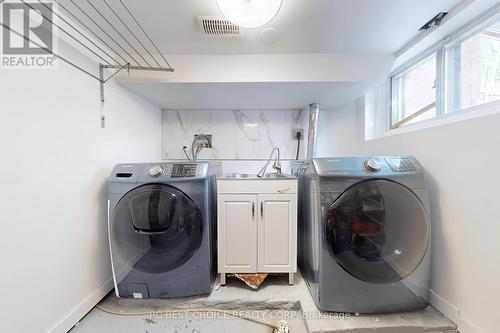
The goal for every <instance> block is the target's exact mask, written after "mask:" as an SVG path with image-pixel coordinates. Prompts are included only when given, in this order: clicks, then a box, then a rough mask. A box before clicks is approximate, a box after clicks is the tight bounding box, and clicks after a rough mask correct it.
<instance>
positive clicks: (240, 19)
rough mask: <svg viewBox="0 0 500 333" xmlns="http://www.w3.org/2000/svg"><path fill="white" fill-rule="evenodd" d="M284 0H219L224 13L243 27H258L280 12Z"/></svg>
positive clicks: (220, 8)
mask: <svg viewBox="0 0 500 333" xmlns="http://www.w3.org/2000/svg"><path fill="white" fill-rule="evenodd" d="M282 2H283V0H217V6H218V7H219V10H220V11H221V13H222V15H224V17H225V18H226V19H228V20H229V21H231V22H232V23H234V24H236V25H237V26H239V27H242V28H257V27H260V26H262V25H264V24H266V23H268V22H269V21H271V20H272V19H273V18H274V17H275V16H276V14H278V12H279V10H280V8H281V4H282Z"/></svg>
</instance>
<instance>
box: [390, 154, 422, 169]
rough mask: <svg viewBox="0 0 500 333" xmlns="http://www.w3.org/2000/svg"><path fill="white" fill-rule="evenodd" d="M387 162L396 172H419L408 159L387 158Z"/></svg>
mask: <svg viewBox="0 0 500 333" xmlns="http://www.w3.org/2000/svg"><path fill="white" fill-rule="evenodd" d="M385 161H386V162H387V164H389V167H390V168H391V170H392V171H394V172H411V171H417V168H416V167H415V165H414V164H413V163H412V161H411V160H410V159H409V158H408V157H401V158H393V157H391V158H386V159H385Z"/></svg>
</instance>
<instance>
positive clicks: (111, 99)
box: [0, 43, 161, 332]
mask: <svg viewBox="0 0 500 333" xmlns="http://www.w3.org/2000/svg"><path fill="white" fill-rule="evenodd" d="M59 47H60V50H59V51H60V52H61V53H63V54H64V55H66V56H68V57H71V59H73V60H75V61H76V62H78V63H79V64H82V65H84V66H85V67H86V68H87V69H89V70H91V71H93V72H94V73H96V72H97V65H96V64H94V63H92V62H90V61H89V60H87V59H86V58H84V57H83V56H81V55H80V54H79V53H77V52H76V51H75V50H73V49H71V48H69V47H67V46H65V45H64V44H62V43H61V44H60V46H59ZM106 99H107V101H106V105H105V112H106V114H107V128H106V129H101V128H100V102H99V85H98V82H97V81H96V80H94V79H92V78H89V77H87V76H86V75H84V74H82V73H80V72H78V71H76V70H74V69H73V68H70V67H69V66H68V65H65V64H63V63H62V62H59V67H58V69H57V70H9V71H7V70H0V115H1V121H0V146H1V148H0V154H1V168H0V171H1V172H0V184H1V186H0V202H1V212H0V214H1V215H0V216H1V226H2V232H1V236H0V237H1V241H0V253H1V254H0V261H1V263H2V274H0V276H1V277H0V279H1V285H2V286H3V287H2V297H1V301H0V312H1V313H2V320H0V331H2V332H48V331H50V332H66V331H67V330H68V329H70V328H71V326H72V325H73V324H75V323H76V322H77V321H78V320H79V319H80V318H81V317H82V316H83V315H84V314H85V313H86V312H87V311H88V310H90V308H91V307H92V306H93V305H94V304H95V303H96V302H97V301H99V300H100V299H101V298H102V296H104V295H105V294H106V293H107V292H109V290H110V289H111V288H112V279H111V278H112V274H111V268H110V259H109V255H108V253H109V249H108V239H107V226H106V223H107V222H106V214H107V211H106V210H107V206H106V200H107V199H106V198H107V185H106V179H107V177H108V175H109V173H110V170H111V168H112V167H113V165H114V164H115V163H118V162H129V161H130V162H132V161H137V162H144V161H154V160H158V158H159V156H160V123H161V121H160V110H159V109H157V108H156V107H153V106H152V105H150V104H148V103H146V102H144V101H143V100H141V99H139V98H137V97H136V96H134V95H132V94H130V93H129V92H127V91H125V90H124V89H123V88H121V87H119V86H117V85H115V84H114V83H113V82H111V83H109V84H107V85H106Z"/></svg>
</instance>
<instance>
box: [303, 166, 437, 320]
mask: <svg viewBox="0 0 500 333" xmlns="http://www.w3.org/2000/svg"><path fill="white" fill-rule="evenodd" d="M299 197H300V198H299V267H300V269H301V272H302V274H303V275H304V278H305V279H306V281H307V284H308V286H309V290H310V292H311V294H312V296H313V298H314V300H315V302H316V304H317V306H318V307H319V308H320V309H322V310H327V311H338V312H359V313H382V312H396V311H410V310H416V309H421V308H423V307H425V306H427V304H428V294H429V273H430V235H431V225H430V210H429V198H428V190H427V185H426V179H425V173H424V170H423V168H422V167H421V165H420V164H419V163H418V161H417V160H416V159H415V158H413V157H410V156H387V157H348V158H321V159H314V160H312V161H310V162H308V163H305V164H304V166H303V167H302V168H301V169H300V170H299Z"/></svg>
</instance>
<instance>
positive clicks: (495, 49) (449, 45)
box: [378, 4, 500, 134]
mask: <svg viewBox="0 0 500 333" xmlns="http://www.w3.org/2000/svg"><path fill="white" fill-rule="evenodd" d="M388 83H389V84H390V87H389V89H388V90H389V93H390V98H389V101H390V103H389V106H390V108H389V109H390V112H389V114H387V111H384V112H381V113H378V114H379V115H380V117H381V120H380V122H381V123H384V125H383V128H384V130H385V131H387V129H388V128H389V130H395V131H392V133H394V134H396V133H401V132H405V131H410V130H414V129H420V128H426V127H431V126H435V125H440V124H445V123H449V122H454V121H460V120H465V119H471V118H475V117H480V116H483V115H488V114H492V113H498V112H500V4H498V5H496V6H494V7H492V8H491V9H490V10H488V11H486V12H485V13H483V14H482V15H480V16H479V17H477V18H475V19H474V20H472V21H471V22H469V23H468V24H466V25H465V26H462V27H460V28H459V29H458V30H457V31H456V32H455V33H453V34H451V35H448V36H446V37H445V38H444V39H442V40H440V41H439V42H437V43H436V44H434V45H433V46H431V47H430V48H429V49H427V50H426V51H425V52H423V53H422V54H421V55H419V56H417V57H416V58H414V59H413V60H411V61H409V62H408V63H406V64H404V65H403V66H401V67H400V68H398V69H396V70H395V71H394V72H393V73H392V74H391V75H390V77H389V80H388ZM385 110H387V108H385ZM388 116H389V117H388ZM387 118H389V120H390V121H387ZM407 125H411V126H407ZM379 127H380V126H379ZM402 127H404V128H405V129H402ZM397 129H399V130H397Z"/></svg>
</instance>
